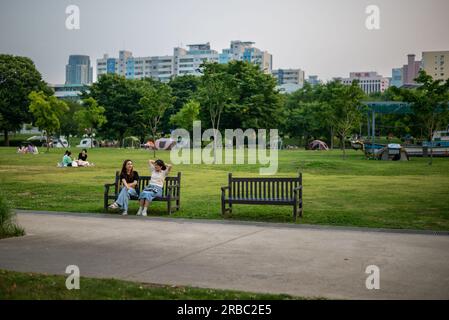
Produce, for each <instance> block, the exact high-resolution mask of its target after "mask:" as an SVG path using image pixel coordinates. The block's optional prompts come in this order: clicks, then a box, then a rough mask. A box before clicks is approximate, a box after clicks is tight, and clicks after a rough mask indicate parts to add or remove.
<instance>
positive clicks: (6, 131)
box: [3, 129, 9, 147]
mask: <svg viewBox="0 0 449 320" xmlns="http://www.w3.org/2000/svg"><path fill="white" fill-rule="evenodd" d="M3 132H4V134H5V147H9V135H8V129H5V130H4V131H3Z"/></svg>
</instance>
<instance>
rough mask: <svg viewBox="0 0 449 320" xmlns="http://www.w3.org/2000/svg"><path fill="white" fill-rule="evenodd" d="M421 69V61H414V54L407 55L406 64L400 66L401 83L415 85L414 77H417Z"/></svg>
mask: <svg viewBox="0 0 449 320" xmlns="http://www.w3.org/2000/svg"><path fill="white" fill-rule="evenodd" d="M420 69H421V61H415V55H414V54H408V55H407V64H406V65H404V66H403V67H402V84H403V85H415V84H416V81H415V79H416V77H418V74H419V70H420Z"/></svg>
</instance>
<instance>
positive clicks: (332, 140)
mask: <svg viewBox="0 0 449 320" xmlns="http://www.w3.org/2000/svg"><path fill="white" fill-rule="evenodd" d="M331 150H334V127H331Z"/></svg>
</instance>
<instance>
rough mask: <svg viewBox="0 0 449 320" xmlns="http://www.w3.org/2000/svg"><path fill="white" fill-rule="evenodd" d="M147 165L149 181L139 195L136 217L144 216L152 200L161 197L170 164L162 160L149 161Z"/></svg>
mask: <svg viewBox="0 0 449 320" xmlns="http://www.w3.org/2000/svg"><path fill="white" fill-rule="evenodd" d="M148 165H149V167H150V172H151V180H150V183H149V185H148V186H146V187H145V189H143V190H142V192H141V193H140V195H139V202H140V207H139V211H137V215H138V216H146V215H147V209H148V206H149V205H150V203H151V201H153V199H154V198H158V197H162V191H163V188H164V182H165V178H166V177H167V176H168V174H169V173H170V170H171V168H172V165H171V164H167V165H166V164H165V163H164V161H162V160H156V161H154V160H149V161H148Z"/></svg>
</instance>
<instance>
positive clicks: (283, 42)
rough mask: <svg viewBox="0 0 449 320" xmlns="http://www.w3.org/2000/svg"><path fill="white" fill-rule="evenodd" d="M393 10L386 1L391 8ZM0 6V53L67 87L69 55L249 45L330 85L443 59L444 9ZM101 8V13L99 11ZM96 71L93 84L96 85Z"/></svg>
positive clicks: (351, 0) (447, 22) (447, 5)
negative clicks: (369, 22)
mask: <svg viewBox="0 0 449 320" xmlns="http://www.w3.org/2000/svg"><path fill="white" fill-rule="evenodd" d="M390 2H391V1H390ZM71 4H75V5H77V6H78V7H79V9H80V29H79V30H68V29H66V26H65V20H66V18H67V14H66V13H65V9H66V7H67V6H69V5H71ZM120 4H122V3H121V2H117V1H108V2H106V1H95V2H94V3H91V2H87V1H84V0H79V1H52V0H44V1H39V3H34V2H32V1H25V0H18V1H14V2H13V1H3V2H2V4H1V5H0V6H1V10H0V18H1V19H0V27H1V28H0V39H1V41H0V52H1V53H9V54H14V55H22V56H28V57H30V58H31V59H33V61H34V62H35V64H36V66H37V68H38V70H39V71H40V72H41V73H42V75H43V78H44V80H45V81H47V82H49V83H64V80H65V79H64V78H65V72H64V68H65V65H66V64H67V59H68V57H69V55H73V54H81V55H88V56H89V57H90V59H91V61H93V62H95V61H96V60H97V59H99V58H101V57H102V56H103V54H104V53H111V54H114V53H116V52H118V51H120V50H129V51H132V52H133V55H135V56H164V55H170V54H172V49H173V47H178V46H182V47H186V46H187V45H188V44H192V43H206V42H210V43H211V47H212V48H215V49H221V48H225V47H227V45H228V44H229V42H230V41H231V40H239V39H240V40H243V41H253V42H255V43H256V45H257V47H259V48H261V49H263V50H266V51H268V52H270V53H271V54H272V55H273V69H290V68H293V69H301V70H305V72H306V77H308V76H309V75H318V76H319V78H320V79H323V80H325V81H326V80H330V79H332V78H334V77H342V76H346V75H347V74H349V73H350V72H353V71H376V72H378V73H379V74H381V75H383V76H386V77H389V76H391V69H392V68H396V67H399V66H402V65H403V64H404V60H405V59H406V56H407V54H409V53H414V54H416V58H417V59H418V60H420V59H421V53H422V52H423V51H438V50H448V49H449V41H447V39H448V37H447V30H449V19H448V12H449V2H448V1H443V0H432V1H427V2H425V3H421V2H420V1H405V0H398V1H394V3H389V2H388V1H386V0H378V1H364V0H362V1H356V0H344V1H339V2H338V3H333V2H332V1H324V0H321V1H316V2H309V1H293V0H282V1H276V2H275V1H267V2H265V3H261V2H258V1H254V0H247V1H245V2H237V1H234V0H231V1H227V2H226V4H223V3H221V2H217V1H207V2H206V1H203V0H191V1H185V2H180V1H166V2H160V1H147V2H143V1H131V2H127V8H128V9H129V10H123V8H122V9H121V7H120ZM371 4H374V5H377V6H378V7H379V9H380V30H368V29H367V28H366V27H365V20H366V18H367V16H368V14H366V13H365V9H366V7H367V6H368V5H371ZM106 8H107V9H106ZM95 69H96V68H95V67H94V75H93V79H96V70H95Z"/></svg>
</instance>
